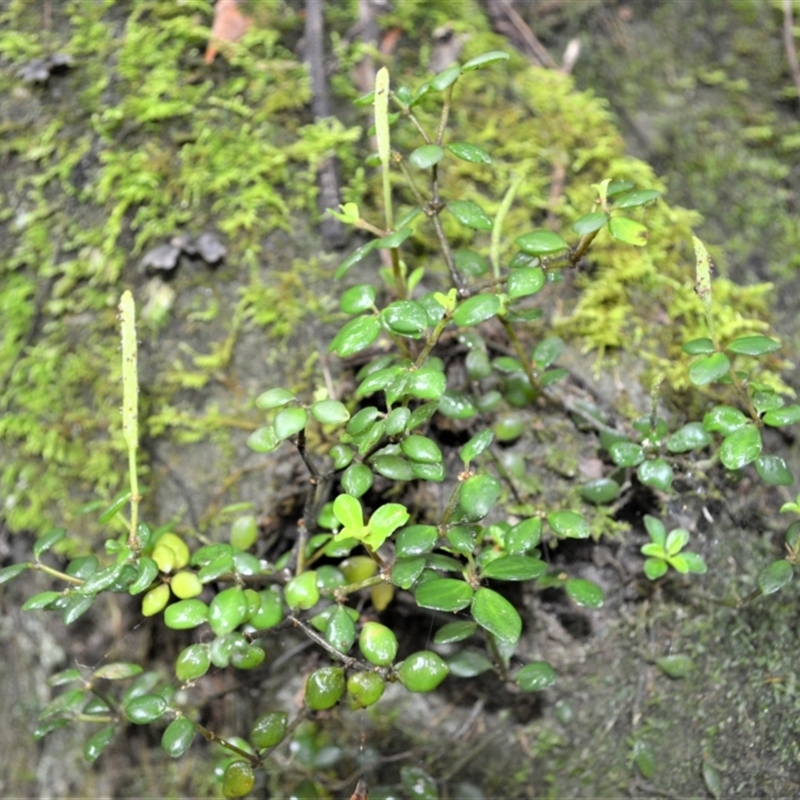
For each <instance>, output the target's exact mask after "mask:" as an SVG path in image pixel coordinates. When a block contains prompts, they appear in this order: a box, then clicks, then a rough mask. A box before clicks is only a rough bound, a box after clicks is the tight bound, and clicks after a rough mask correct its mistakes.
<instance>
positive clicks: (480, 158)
mask: <svg viewBox="0 0 800 800" xmlns="http://www.w3.org/2000/svg"><path fill="white" fill-rule="evenodd" d="M447 149H448V150H449V151H450V152H451V153H452V154H453V155H454V156H456V158H460V159H461V160H462V161H469V162H470V163H471V164H491V163H492V157H491V156H490V155H489V154H488V153H487V152H486V151H485V150H484V149H483V148H482V147H478V145H476V144H469V143H468V142H451V143H450V144H449V145H447Z"/></svg>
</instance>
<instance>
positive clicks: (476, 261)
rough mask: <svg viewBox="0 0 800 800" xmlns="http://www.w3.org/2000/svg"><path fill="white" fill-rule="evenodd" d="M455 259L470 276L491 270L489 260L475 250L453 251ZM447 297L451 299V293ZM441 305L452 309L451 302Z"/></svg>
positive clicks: (459, 267) (478, 276)
mask: <svg viewBox="0 0 800 800" xmlns="http://www.w3.org/2000/svg"><path fill="white" fill-rule="evenodd" d="M453 259H454V260H455V262H456V266H457V267H458V269H459V271H460V272H463V273H464V275H466V276H467V277H468V278H480V276H481V275H485V274H486V273H487V272H488V271H489V261H488V260H487V259H486V258H485V257H484V256H482V255H481V254H480V253H476V252H475V251H474V250H463V249H459V250H456V251H455V253H453ZM437 294H438V292H437ZM447 298H448V299H449V295H447ZM440 302H441V301H440ZM441 305H442V307H443V308H447V309H450V310H452V308H450V305H449V303H448V304H445V303H444V302H441ZM454 306H455V296H453V307H454Z"/></svg>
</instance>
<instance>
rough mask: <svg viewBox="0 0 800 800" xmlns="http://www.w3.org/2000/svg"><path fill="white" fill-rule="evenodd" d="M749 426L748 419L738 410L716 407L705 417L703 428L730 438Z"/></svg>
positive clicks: (729, 407)
mask: <svg viewBox="0 0 800 800" xmlns="http://www.w3.org/2000/svg"><path fill="white" fill-rule="evenodd" d="M747 424H748V419H747V417H746V416H745V415H744V414H743V413H742V412H741V411H739V409H738V408H732V407H731V406H714V408H712V409H711V411H709V412H708V413H707V414H706V415H705V416H704V417H703V427H704V428H705V429H706V430H707V431H712V432H717V433H721V434H722V435H723V436H729V435H730V434H732V433H733V432H734V431H737V430H739V428H743V427H744V426H745V425H747Z"/></svg>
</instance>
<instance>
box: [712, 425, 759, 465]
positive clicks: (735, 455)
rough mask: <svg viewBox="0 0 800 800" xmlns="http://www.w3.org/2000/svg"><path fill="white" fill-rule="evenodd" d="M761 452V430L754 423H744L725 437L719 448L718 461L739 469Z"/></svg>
mask: <svg viewBox="0 0 800 800" xmlns="http://www.w3.org/2000/svg"><path fill="white" fill-rule="evenodd" d="M760 453H761V432H760V431H759V430H758V428H756V426H755V425H745V426H744V427H743V428H739V429H738V430H736V431H734V432H733V433H732V434H730V436H728V437H726V438H725V440H724V441H723V442H722V446H721V447H720V449H719V458H720V461H722V463H723V464H724V465H725V466H726V467H727V468H728V469H741V468H742V467H744V466H746V465H747V464H749V463H750V462H751V461H755V460H756V458H758V456H759V454H760Z"/></svg>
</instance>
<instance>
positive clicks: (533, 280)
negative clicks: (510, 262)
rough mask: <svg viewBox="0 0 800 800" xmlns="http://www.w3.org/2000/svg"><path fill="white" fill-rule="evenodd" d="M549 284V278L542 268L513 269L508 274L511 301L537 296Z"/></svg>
mask: <svg viewBox="0 0 800 800" xmlns="http://www.w3.org/2000/svg"><path fill="white" fill-rule="evenodd" d="M545 283H547V276H546V275H545V273H544V270H543V269H542V268H541V267H523V268H522V269H512V270H511V272H509V273H508V296H509V298H510V299H511V300H517V299H518V298H520V297H528V296H529V295H532V294H536V293H537V292H538V291H540V290H541V289H542V287H543V286H544V285H545Z"/></svg>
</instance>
